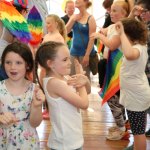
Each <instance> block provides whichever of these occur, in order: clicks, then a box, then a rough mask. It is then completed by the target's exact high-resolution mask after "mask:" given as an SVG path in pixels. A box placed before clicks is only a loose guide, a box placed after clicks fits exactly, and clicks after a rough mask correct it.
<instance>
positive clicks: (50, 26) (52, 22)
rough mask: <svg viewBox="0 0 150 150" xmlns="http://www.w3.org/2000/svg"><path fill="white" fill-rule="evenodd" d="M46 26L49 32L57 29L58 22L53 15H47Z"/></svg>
mask: <svg viewBox="0 0 150 150" xmlns="http://www.w3.org/2000/svg"><path fill="white" fill-rule="evenodd" d="M46 28H47V31H48V32H53V31H54V30H55V29H57V22H56V21H55V20H54V19H53V18H52V17H47V18H46Z"/></svg>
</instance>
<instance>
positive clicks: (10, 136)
mask: <svg viewBox="0 0 150 150" xmlns="http://www.w3.org/2000/svg"><path fill="white" fill-rule="evenodd" d="M2 66H3V67H4V69H5V71H6V74H7V75H8V79H6V80H3V81H1V82H0V149H1V150H13V149H14V150H38V149H40V148H39V139H38V135H37V132H36V129H35V128H36V127H37V126H38V125H39V124H40V123H41V121H42V103H43V101H44V100H45V96H44V94H43V93H42V91H41V90H40V89H39V88H38V87H36V85H35V84H34V83H32V82H31V81H29V80H27V79H26V78H25V76H26V74H27V73H29V72H31V71H32V69H33V58H32V53H31V51H30V49H29V47H28V46H27V45H25V44H22V43H18V42H15V43H12V44H10V45H8V46H7V47H6V48H5V50H4V52H3V54H2Z"/></svg>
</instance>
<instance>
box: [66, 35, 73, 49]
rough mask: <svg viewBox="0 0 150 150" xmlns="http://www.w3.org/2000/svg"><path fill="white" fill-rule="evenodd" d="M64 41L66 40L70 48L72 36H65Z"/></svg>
mask: <svg viewBox="0 0 150 150" xmlns="http://www.w3.org/2000/svg"><path fill="white" fill-rule="evenodd" d="M66 42H67V45H68V48H69V49H70V48H71V44H72V38H71V37H69V36H67V40H66Z"/></svg>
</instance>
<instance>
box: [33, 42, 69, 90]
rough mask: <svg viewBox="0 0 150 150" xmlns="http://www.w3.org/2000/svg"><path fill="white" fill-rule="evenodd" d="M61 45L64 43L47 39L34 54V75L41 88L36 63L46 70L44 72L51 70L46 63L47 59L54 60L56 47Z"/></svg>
mask: <svg viewBox="0 0 150 150" xmlns="http://www.w3.org/2000/svg"><path fill="white" fill-rule="evenodd" d="M62 46H66V45H65V44H63V43H61V42H54V41H49V42H45V43H43V44H41V46H40V47H39V48H38V49H37V52H36V55H35V75H36V78H37V81H38V83H39V85H40V87H41V89H43V88H42V85H41V83H40V81H39V77H38V64H40V66H42V67H43V68H44V69H45V70H46V72H49V71H51V69H50V68H49V66H48V64H47V61H48V60H54V59H55V58H56V55H57V52H58V49H59V48H60V47H62Z"/></svg>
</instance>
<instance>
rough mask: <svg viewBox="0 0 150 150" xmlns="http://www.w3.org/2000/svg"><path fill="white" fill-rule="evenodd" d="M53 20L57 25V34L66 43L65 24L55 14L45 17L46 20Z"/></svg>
mask: <svg viewBox="0 0 150 150" xmlns="http://www.w3.org/2000/svg"><path fill="white" fill-rule="evenodd" d="M50 17H51V18H53V19H54V21H55V22H57V23H58V26H57V28H58V30H59V33H60V34H61V35H62V37H63V38H64V40H65V41H66V37H67V31H66V27H65V23H64V21H63V20H62V19H61V18H60V17H59V16H57V15H55V14H50V15H48V16H47V18H50Z"/></svg>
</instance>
